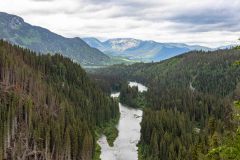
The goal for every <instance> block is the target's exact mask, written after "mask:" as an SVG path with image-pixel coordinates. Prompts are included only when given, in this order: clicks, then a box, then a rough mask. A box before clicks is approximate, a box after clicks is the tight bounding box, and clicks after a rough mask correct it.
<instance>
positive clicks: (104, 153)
mask: <svg viewBox="0 0 240 160" xmlns="http://www.w3.org/2000/svg"><path fill="white" fill-rule="evenodd" d="M129 86H131V87H132V86H138V90H139V92H143V91H147V87H145V86H144V85H142V84H140V83H137V82H129ZM119 94H120V93H112V94H111V97H118V96H119ZM119 110H120V119H119V122H118V125H117V129H118V131H119V133H118V137H117V139H116V140H115V142H114V146H113V147H110V146H109V145H108V143H107V140H106V136H104V135H102V136H101V138H100V139H99V140H98V144H99V145H100V147H101V156H100V158H101V160H137V159H138V151H137V149H138V148H137V144H138V142H139V140H140V129H141V126H140V123H141V121H142V110H140V109H134V108H130V107H127V106H124V105H122V104H121V103H119Z"/></svg>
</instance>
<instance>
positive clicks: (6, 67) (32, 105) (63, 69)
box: [0, 41, 119, 160]
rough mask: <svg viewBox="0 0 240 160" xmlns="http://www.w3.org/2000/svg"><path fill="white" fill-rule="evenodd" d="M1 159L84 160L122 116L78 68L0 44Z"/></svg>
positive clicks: (60, 59)
mask: <svg viewBox="0 0 240 160" xmlns="http://www.w3.org/2000/svg"><path fill="white" fill-rule="evenodd" d="M0 94H1V96H0V159H9V160H11V159H28V160H31V159H42V160H44V159H56V160H60V159H68V160H70V159H82V160H90V159H92V158H93V156H94V154H95V147H96V136H95V129H96V128H97V127H101V126H103V125H105V124H106V123H107V122H109V121H110V120H112V119H115V118H116V117H118V116H119V109H118V105H117V102H116V101H115V100H113V99H112V98H110V97H109V96H108V95H106V94H104V93H103V92H102V91H101V90H100V89H99V87H98V86H96V85H95V84H94V83H93V82H91V80H90V79H89V78H88V76H87V75H86V73H85V71H84V70H83V69H82V68H81V67H80V65H78V64H75V63H73V62H72V61H71V60H70V59H68V58H64V57H63V56H61V55H54V56H51V55H38V54H36V53H34V52H31V51H30V50H28V49H22V48H20V47H18V46H13V45H11V44H9V43H7V42H5V41H0Z"/></svg>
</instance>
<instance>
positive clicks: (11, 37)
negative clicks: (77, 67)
mask: <svg viewBox="0 0 240 160" xmlns="http://www.w3.org/2000/svg"><path fill="white" fill-rule="evenodd" d="M0 39H3V40H5V41H9V42H11V43H13V44H16V45H19V46H21V47H24V48H29V49H31V50H33V51H35V52H40V53H51V54H54V53H61V54H63V55H64V56H67V57H69V58H71V59H72V60H74V61H77V62H79V63H81V64H82V65H103V64H105V63H107V62H108V61H109V60H110V57H108V56H107V55H105V54H104V53H102V52H101V51H99V50H98V49H96V48H92V47H90V46H89V45H88V44H86V43H85V42H84V41H83V40H82V39H81V38H79V37H75V38H66V37H64V36H61V35H59V34H56V33H54V32H52V31H50V30H48V29H46V28H43V27H40V26H34V25H31V24H29V23H26V22H25V21H24V19H23V18H21V17H19V16H16V15H12V14H8V13H4V12H0Z"/></svg>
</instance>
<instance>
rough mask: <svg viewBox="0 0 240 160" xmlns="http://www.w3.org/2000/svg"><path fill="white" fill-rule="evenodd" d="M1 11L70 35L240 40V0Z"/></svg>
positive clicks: (74, 2)
mask: <svg viewBox="0 0 240 160" xmlns="http://www.w3.org/2000/svg"><path fill="white" fill-rule="evenodd" d="M0 11H3V12H8V13H10V14H16V15H19V16H21V17H23V18H24V19H25V21H26V22H29V23H31V24H34V25H38V26H42V27H46V28H48V29H50V30H51V31H54V32H56V33H58V34H61V35H64V36H67V37H77V36H79V37H86V36H88V37H89V36H92V37H100V38H104V39H108V38H119V37H122V38H124V37H131V38H139V39H145V40H155V41H159V42H184V43H190V44H202V45H206V46H212V47H215V46H219V45H226V44H230V43H234V42H236V40H237V39H238V37H239V36H240V25H239V24H238V23H239V21H240V15H239V13H240V2H239V0H229V1H225V0H201V1H199V0H181V1H179V0H147V1H146V0H121V1H116V0H105V1H104V0H21V1H19V0H11V1H6V0H0Z"/></svg>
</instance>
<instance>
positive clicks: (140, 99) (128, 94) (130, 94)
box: [119, 81, 146, 108]
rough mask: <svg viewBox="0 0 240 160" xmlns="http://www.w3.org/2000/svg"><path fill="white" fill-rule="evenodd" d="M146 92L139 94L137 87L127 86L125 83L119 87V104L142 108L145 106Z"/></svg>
mask: <svg viewBox="0 0 240 160" xmlns="http://www.w3.org/2000/svg"><path fill="white" fill-rule="evenodd" d="M145 97H146V92H139V90H138V87H137V86H132V87H131V86H129V84H128V82H127V81H123V82H122V83H121V85H120V98H119V100H120V102H121V103H122V104H125V105H127V106H131V107H133V108H144V107H145V105H146V99H145Z"/></svg>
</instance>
